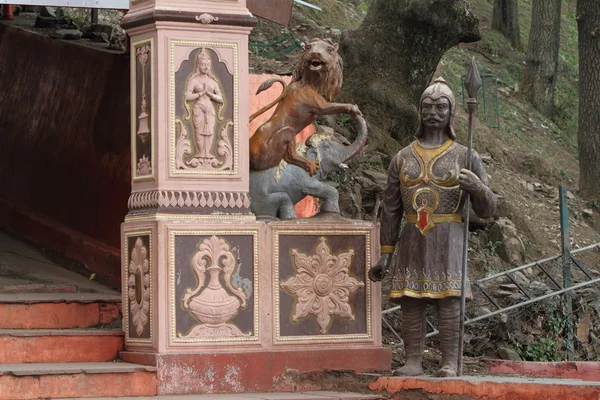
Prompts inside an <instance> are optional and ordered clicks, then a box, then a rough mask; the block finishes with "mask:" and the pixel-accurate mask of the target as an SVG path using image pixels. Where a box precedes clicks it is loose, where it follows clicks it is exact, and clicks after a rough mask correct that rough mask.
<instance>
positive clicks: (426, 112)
mask: <svg viewBox="0 0 600 400" xmlns="http://www.w3.org/2000/svg"><path fill="white" fill-rule="evenodd" d="M421 120H422V121H423V125H425V127H426V128H430V129H442V128H445V127H446V126H448V122H449V121H450V102H449V101H448V99H447V98H445V97H440V98H438V99H437V100H433V99H432V98H431V97H425V98H424V99H423V102H422V103H421Z"/></svg>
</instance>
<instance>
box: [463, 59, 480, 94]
mask: <svg viewBox="0 0 600 400" xmlns="http://www.w3.org/2000/svg"><path fill="white" fill-rule="evenodd" d="M480 87H481V75H479V69H477V63H476V62H475V57H472V58H471V67H470V68H469V72H467V77H466V78H465V89H467V94H468V95H469V97H470V98H472V99H476V98H477V92H478V91H479V88H480Z"/></svg>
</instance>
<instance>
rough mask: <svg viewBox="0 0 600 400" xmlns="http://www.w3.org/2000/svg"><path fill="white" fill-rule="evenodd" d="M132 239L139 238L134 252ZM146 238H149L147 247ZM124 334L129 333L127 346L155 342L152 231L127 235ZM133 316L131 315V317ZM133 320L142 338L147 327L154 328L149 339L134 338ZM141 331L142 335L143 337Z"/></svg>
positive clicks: (124, 251) (124, 248)
mask: <svg viewBox="0 0 600 400" xmlns="http://www.w3.org/2000/svg"><path fill="white" fill-rule="evenodd" d="M130 238H136V239H135V244H134V245H133V248H130V247H129V245H130V240H129V239H130ZM142 238H147V241H148V243H147V246H145V245H144V242H143V240H142ZM123 264H124V265H123V270H124V278H123V283H122V285H123V289H122V290H123V294H124V296H126V299H125V300H126V301H123V320H124V321H123V330H124V331H125V343H126V344H127V343H130V344H131V343H145V344H152V340H153V339H152V338H153V335H154V333H153V320H152V318H153V316H152V314H153V313H152V275H153V274H152V231H148V230H146V231H135V232H125V234H124V242H123ZM138 271H139V273H140V275H139V276H140V278H141V279H140V283H141V285H140V293H141V299H140V301H139V302H138V301H137V299H136V289H137V279H136V273H137V272H138ZM130 314H131V315H130ZM130 319H131V322H132V324H133V325H134V328H135V329H136V333H137V335H138V336H141V335H142V334H143V331H144V329H145V327H146V326H147V325H148V324H149V325H150V336H149V337H131V335H130V329H129V321H130ZM140 331H141V332H142V333H140Z"/></svg>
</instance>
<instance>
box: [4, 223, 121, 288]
mask: <svg viewBox="0 0 600 400" xmlns="http://www.w3.org/2000/svg"><path fill="white" fill-rule="evenodd" d="M73 270H83V267H82V266H81V265H80V264H78V263H77V262H75V261H72V260H68V259H65V258H64V257H61V256H60V255H58V254H56V253H54V252H51V251H47V250H45V249H42V248H40V247H39V246H37V245H34V244H33V243H30V242H27V241H25V240H22V239H19V238H17V237H15V236H13V235H11V234H10V233H8V232H7V231H5V230H2V229H0V295H2V294H5V295H8V294H11V296H8V297H13V296H12V295H13V294H22V293H57V292H58V293H64V294H71V296H72V297H76V294H77V293H80V294H83V293H95V294H102V295H105V296H118V297H119V298H120V294H119V292H117V291H114V290H112V289H110V288H107V287H105V286H104V285H101V284H100V283H98V282H96V281H94V280H93V279H90V276H87V277H86V276H84V275H82V274H80V273H77V272H74V271H73Z"/></svg>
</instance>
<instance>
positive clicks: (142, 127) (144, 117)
mask: <svg viewBox="0 0 600 400" xmlns="http://www.w3.org/2000/svg"><path fill="white" fill-rule="evenodd" d="M138 120H139V125H138V131H137V136H138V137H139V138H140V139H141V140H142V143H143V144H146V139H148V135H149V134H150V127H149V126H148V114H147V113H146V112H145V111H142V113H141V114H140V116H139V117H138Z"/></svg>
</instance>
